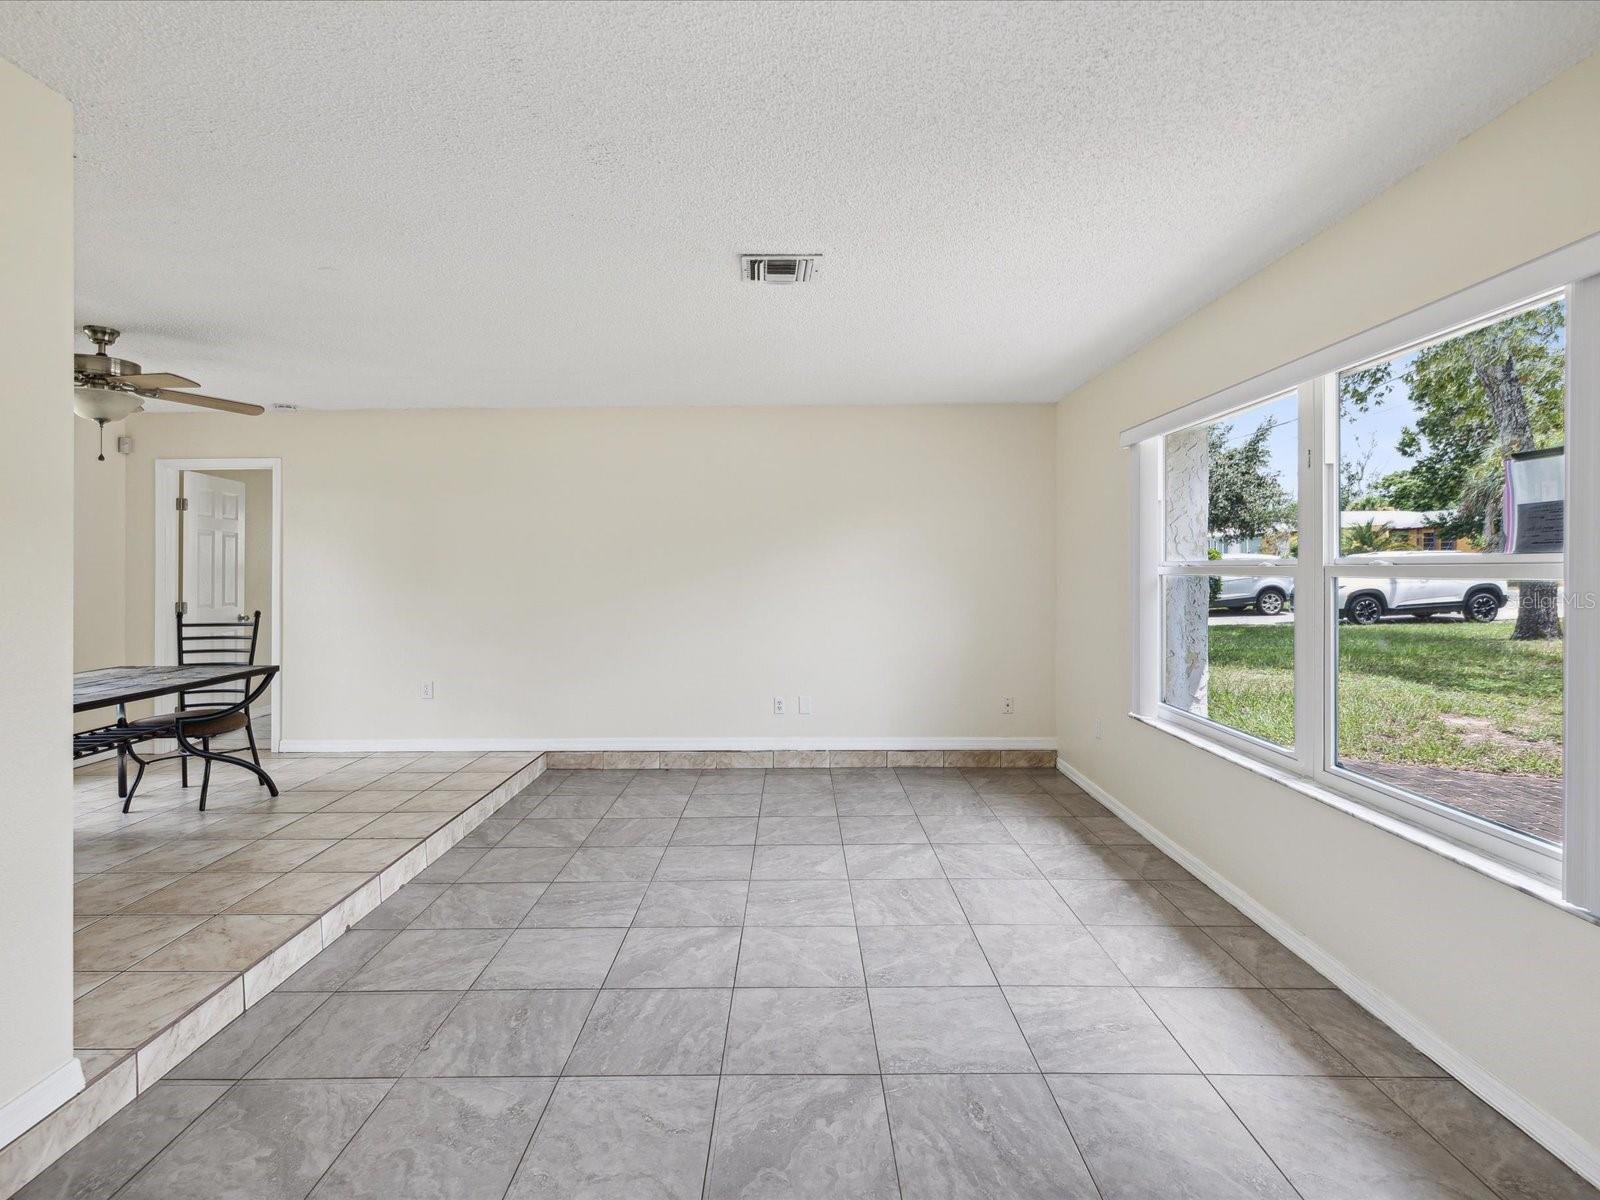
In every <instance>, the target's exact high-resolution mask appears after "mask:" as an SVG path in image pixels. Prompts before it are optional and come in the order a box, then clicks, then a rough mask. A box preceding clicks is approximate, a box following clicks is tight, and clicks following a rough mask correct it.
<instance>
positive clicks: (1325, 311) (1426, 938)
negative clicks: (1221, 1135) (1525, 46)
mask: <svg viewBox="0 0 1600 1200" xmlns="http://www.w3.org/2000/svg"><path fill="white" fill-rule="evenodd" d="M1597 113H1600V60H1597V59H1591V60H1589V61H1588V62H1586V63H1584V64H1581V65H1580V66H1579V67H1577V68H1575V69H1573V70H1572V71H1570V72H1568V73H1567V74H1565V75H1563V76H1561V77H1560V78H1558V79H1557V80H1556V81H1555V82H1554V83H1552V84H1550V85H1549V86H1548V87H1546V88H1545V89H1543V90H1542V91H1540V92H1537V93H1535V94H1534V95H1533V96H1532V97H1530V98H1529V99H1528V100H1526V101H1525V102H1524V103H1522V104H1521V105H1519V106H1517V107H1516V108H1514V109H1512V110H1511V111H1510V112H1509V113H1507V114H1506V115H1505V116H1504V117H1502V118H1500V119H1499V120H1497V121H1495V122H1494V123H1493V124H1491V125H1489V126H1487V127H1485V128H1484V129H1483V130H1482V131H1480V132H1479V133H1477V134H1475V135H1473V136H1472V137H1470V138H1468V139H1466V140H1465V141H1464V142H1462V143H1461V144H1460V145H1458V146H1457V147H1455V148H1454V149H1452V150H1451V151H1450V152H1448V153H1446V154H1445V155H1443V156H1442V157H1441V158H1439V159H1437V160H1436V161H1434V162H1433V163H1431V164H1430V165H1428V166H1427V167H1425V168H1424V169H1422V170H1421V171H1419V172H1417V173H1416V174H1415V175H1413V176H1411V177H1410V178H1408V179H1406V180H1405V181H1403V182H1402V183H1400V184H1399V185H1397V186H1396V187H1395V188H1394V189H1392V190H1391V191H1390V192H1388V193H1386V194H1385V195H1383V196H1381V197H1379V198H1378V199H1377V200H1375V201H1373V202H1372V203H1371V204H1369V205H1368V206H1367V207H1365V208H1363V209H1362V210H1360V211H1359V212H1357V213H1356V214H1355V215H1353V216H1352V217H1350V218H1349V219H1348V220H1346V221H1344V222H1342V223H1340V224H1339V225H1336V226H1335V227H1333V228H1332V229H1330V230H1328V231H1327V232H1326V233H1324V234H1323V235H1321V236H1320V237H1318V238H1316V239H1315V240H1314V241H1312V242H1310V243H1309V244H1307V245H1306V246H1304V247H1302V248H1301V249H1300V250H1298V251H1296V252H1295V253H1293V254H1291V255H1289V256H1288V257H1286V258H1284V259H1282V260H1280V261H1279V262H1278V263H1277V264H1275V265H1274V266H1273V267H1271V268H1269V269H1268V270H1266V271H1264V272H1262V273H1261V274H1260V275H1258V276H1256V277H1255V278H1253V279H1251V280H1249V281H1248V282H1247V283H1245V284H1243V285H1242V286H1240V287H1239V288H1237V289H1235V290H1234V291H1232V292H1230V293H1229V294H1228V295H1226V296H1224V297H1223V298H1222V299H1221V300H1219V301H1217V302H1216V303H1214V304H1212V305H1211V306H1210V307H1208V308H1206V309H1204V310H1202V311H1201V312H1199V313H1198V314H1196V315H1195V316H1193V317H1191V318H1190V319H1189V320H1187V321H1185V322H1184V323H1183V324H1181V325H1179V326H1178V327H1177V328H1175V329H1173V330H1172V331H1171V332H1169V333H1168V334H1166V335H1165V336H1163V337H1162V338H1160V339H1159V340H1157V341H1156V342H1155V343H1153V344H1152V345H1150V346H1149V347H1147V348H1146V349H1144V350H1142V351H1141V352H1139V353H1138V354H1136V355H1134V356H1132V357H1131V358H1129V359H1128V360H1126V361H1125V362H1123V363H1122V364H1120V365H1119V366H1117V367H1116V368H1114V369H1113V370H1111V371H1109V372H1107V373H1106V374H1104V375H1102V376H1101V377H1099V378H1098V379H1096V380H1094V381H1093V382H1091V383H1090V384H1089V385H1087V386H1086V387H1084V388H1082V389H1080V390H1079V391H1077V392H1076V393H1074V394H1073V395H1072V396H1070V397H1069V398H1068V399H1067V400H1066V401H1065V402H1064V403H1063V404H1062V405H1061V414H1060V419H1059V422H1058V447H1059V450H1058V457H1057V468H1056V479H1057V485H1058V493H1059V501H1058V531H1059V543H1058V545H1059V568H1058V569H1059V578H1058V585H1057V591H1058V595H1059V597H1060V604H1059V609H1058V613H1057V639H1058V642H1057V645H1058V653H1059V665H1058V669H1057V684H1058V689H1059V690H1058V694H1057V712H1058V716H1059V724H1058V728H1059V734H1060V744H1061V754H1062V756H1063V758H1065V759H1066V760H1067V761H1068V762H1069V763H1071V764H1072V765H1073V766H1075V767H1076V768H1078V769H1080V770H1081V771H1083V772H1084V773H1085V774H1086V775H1088V776H1089V777H1090V778H1092V779H1093V780H1094V781H1095V782H1097V783H1098V784H1100V785H1101V786H1103V787H1104V788H1105V789H1107V790H1108V791H1109V792H1110V793H1111V794H1112V795H1113V796H1115V797H1116V798H1117V799H1119V800H1121V801H1122V802H1124V803H1125V804H1127V805H1129V806H1130V807H1131V808H1133V809H1134V810H1135V811H1136V812H1137V813H1138V814H1139V815H1141V816H1142V817H1144V818H1145V819H1146V820H1148V821H1149V822H1151V823H1152V824H1154V825H1155V826H1156V827H1157V828H1158V829H1159V830H1161V831H1162V832H1163V833H1165V834H1166V835H1168V836H1169V837H1171V838H1172V839H1174V840H1175V841H1176V842H1177V843H1178V844H1179V845H1180V846H1182V847H1183V848H1185V849H1187V850H1189V851H1190V852H1192V853H1193V854H1195V855H1197V856H1198V857H1199V858H1200V859H1201V860H1202V861H1203V862H1205V863H1206V864H1208V865H1209V866H1210V867H1212V868H1213V869H1215V870H1216V871H1218V872H1219V873H1220V874H1221V875H1222V876H1223V877H1224V878H1226V879H1228V880H1231V881H1232V882H1233V883H1235V884H1236V885H1237V886H1239V887H1240V888H1242V889H1243V890H1244V891H1245V892H1246V893H1247V894H1248V895H1249V896H1251V897H1253V898H1254V899H1255V900H1256V901H1257V902H1259V903H1260V904H1262V905H1264V906H1265V907H1266V909H1267V910H1269V911H1270V912H1272V913H1275V914H1277V916H1279V917H1280V918H1281V919H1282V920H1283V921H1284V922H1286V923H1287V924H1288V925H1289V926H1290V927H1291V928H1292V929H1294V930H1297V931H1299V932H1300V933H1301V934H1303V935H1304V936H1306V937H1307V938H1309V939H1310V940H1311V942H1313V943H1314V944H1315V945H1316V946H1318V947H1320V948H1322V949H1323V950H1324V951H1325V952H1326V953H1328V954H1330V955H1331V956H1332V957H1333V958H1334V959H1336V960H1338V961H1339V962H1341V963H1343V964H1344V965H1345V966H1346V967H1347V968H1348V969H1349V970H1350V971H1352V972H1354V974H1355V975H1356V976H1357V977H1358V978H1360V979H1362V980H1365V981H1367V983H1369V984H1370V985H1371V986H1372V987H1373V988H1375V989H1377V990H1378V991H1379V992H1382V993H1385V994H1387V996H1389V997H1390V998H1392V1000H1393V1001H1394V1002H1396V1003H1397V1004H1398V1005H1399V1006H1400V1007H1401V1008H1403V1009H1404V1010H1406V1011H1408V1012H1409V1013H1410V1014H1412V1015H1413V1016H1414V1017H1415V1018H1416V1019H1417V1020H1419V1021H1420V1022H1421V1023H1422V1024H1423V1025H1424V1026H1425V1027H1427V1028H1429V1029H1431V1030H1432V1031H1433V1032H1434V1033H1436V1034H1437V1036H1438V1037H1440V1038H1442V1039H1443V1041H1444V1042H1445V1043H1446V1044H1447V1045H1448V1046H1450V1047H1453V1048H1454V1049H1455V1050H1456V1051H1457V1052H1459V1053H1460V1054H1461V1055H1463V1056H1465V1058H1466V1059H1467V1060H1469V1061H1471V1062H1472V1063H1475V1064H1477V1066H1478V1067H1479V1068H1481V1070H1482V1071H1483V1072H1484V1073H1486V1075H1487V1077H1490V1078H1492V1079H1495V1080H1498V1081H1500V1082H1501V1083H1503V1084H1505V1085H1508V1086H1509V1087H1510V1088H1511V1089H1513V1090H1514V1091H1515V1092H1517V1093H1519V1094H1520V1095H1521V1096H1522V1097H1524V1098H1525V1099H1526V1100H1528V1101H1529V1102H1531V1103H1532V1104H1533V1105H1534V1106H1535V1107H1536V1108H1537V1109H1539V1110H1541V1111H1542V1112H1543V1113H1544V1114H1546V1115H1548V1116H1549V1117H1551V1118H1554V1119H1555V1120H1556V1121H1558V1122H1560V1123H1563V1124H1565V1125H1566V1126H1567V1127H1569V1128H1570V1129H1571V1130H1572V1131H1574V1132H1575V1134H1576V1135H1577V1138H1578V1139H1580V1140H1581V1141H1582V1142H1586V1143H1587V1151H1588V1153H1589V1154H1591V1155H1592V1156H1593V1157H1591V1159H1590V1163H1591V1166H1592V1165H1593V1164H1596V1163H1600V1072H1597V1071H1596V1070H1595V1063H1596V1062H1600V1025H1597V1023H1596V1020H1595V1013H1596V997H1600V928H1597V927H1595V926H1593V925H1589V924H1587V923H1585V922H1583V921H1581V920H1579V919H1578V918H1576V917H1573V916H1571V915H1567V914H1565V913H1562V912H1560V911H1558V910H1557V909H1555V908H1553V907H1551V906H1548V905H1545V904H1541V903H1539V902H1538V901H1535V900H1532V899H1530V898H1528V897H1526V896H1523V895H1521V894H1519V893H1517V892H1514V891H1512V890H1511V889H1509V888H1507V887H1504V886H1502V885H1498V884H1495V883H1493V882H1490V881H1489V880H1487V879H1486V878H1484V877H1482V876H1480V875H1477V874H1474V873H1472V872H1470V871H1467V870H1465V869H1464V868H1460V867H1455V866H1452V865H1450V864H1449V863H1447V862H1445V861H1444V860H1442V859H1441V858H1439V857H1438V856H1436V855H1434V854H1432V853H1429V852H1427V851H1425V850H1422V849H1419V848H1416V847H1413V846H1411V845H1409V844H1407V843H1405V842H1403V841H1400V840H1399V839H1397V838H1395V837H1393V836H1390V835H1387V834H1384V833H1382V832H1379V831H1377V830H1375V829H1373V828H1371V827H1370V826H1368V825H1366V824H1364V823H1361V822H1359V821H1357V820H1354V819H1352V818H1350V817H1347V816H1343V815H1340V814H1339V813H1337V812H1335V811H1334V810H1332V809H1331V808H1328V807H1325V806H1323V805H1321V804H1319V803H1317V802H1315V801H1313V800H1310V799H1307V798H1304V797H1302V796H1300V795H1298V794H1297V793H1295V792H1292V791H1290V790H1289V789H1287V788H1285V787H1282V786H1279V785H1276V784H1274V783H1272V782H1269V781H1267V780H1265V779H1262V778H1260V777H1259V776H1257V775H1254V774H1252V773H1249V772H1247V771H1245V770H1243V769H1241V768H1237V767H1234V766H1231V765H1229V764H1227V763H1225V762H1224V761H1222V760H1221V759H1219V758H1216V757H1214V756H1212V755H1209V754H1207V753H1205V752H1204V751H1201V750H1197V749H1195V748H1192V747H1190V746H1187V745H1185V744H1183V743H1181V742H1179V741H1177V740H1176V739H1174V738H1172V737H1170V736H1168V735H1166V734H1164V733H1161V732H1158V731H1155V730H1152V729H1150V728H1148V727H1145V726H1142V725H1140V724H1138V723H1136V722H1134V721H1133V720H1131V719H1129V718H1128V717H1127V716H1126V715H1125V714H1126V713H1127V711H1128V709H1129V707H1130V704H1131V700H1130V696H1129V689H1130V673H1131V672H1130V663H1129V649H1130V636H1131V634H1130V629H1129V619H1128V613H1127V612H1126V610H1125V608H1124V606H1121V605H1117V604H1107V603H1106V602H1105V596H1104V595H1103V594H1099V593H1097V591H1096V590H1095V589H1092V588H1086V587H1084V586H1082V585H1081V581H1082V580H1084V579H1090V578H1092V579H1100V580H1107V581H1111V583H1112V586H1113V587H1115V588H1117V589H1123V588H1125V586H1126V585H1125V583H1124V582H1123V581H1125V580H1126V579H1127V578H1128V572H1129V570H1130V561H1129V555H1130V544H1131V541H1130V529H1129V513H1128V507H1129V506H1128V503H1127V500H1126V497H1127V495H1128V467H1129V460H1128V454H1127V452H1125V451H1122V450H1119V449H1118V448H1117V434H1118V432H1119V431H1120V430H1122V429H1124V428H1126V427H1128V426H1130V425H1133V424H1136V423H1138V422H1140V421H1142V420H1146V419H1148V418H1150V417H1153V416H1156V415H1158V414H1160V413H1163V412H1166V411H1169V410H1171V409H1173V408H1176V407H1178V406H1179V405H1181V404H1184V403H1186V402H1188V401H1190V400H1194V399H1197V398H1199V397H1201V396H1204V395H1206V394H1208V393H1210V392H1213V391H1216V390H1218V389H1220V388H1223V387H1225V386H1227V385H1230V384H1233V383H1237V382H1239V381H1241V380H1244V379H1248V378H1250V377H1251V376H1253V375H1255V374H1257V373H1259V372H1261V371H1263V370H1266V369H1269V368H1272V367H1275V366H1278V365H1280V364H1282V363H1285V362H1289V361H1291V360H1293V359H1295V358H1297V357H1299V356H1301V355H1303V354H1306V353H1309V352H1310V351H1312V350H1315V349H1318V348H1320V347H1322V346H1324V345H1327V344H1329V343H1331V342H1335V341H1337V340H1339V339H1341V338H1343V337H1346V336H1348V335H1351V334H1353V333H1357V332H1359V331H1361V330H1363V329H1366V328H1369V327H1371V326H1373V325H1376V324H1378V323H1380V322H1382V321H1385V320H1387V319H1389V318H1392V317H1394V316H1397V315H1399V314H1401V313H1404V312H1406V311H1408V310H1410V309H1413V308H1416V307H1418V306H1419V305H1422V304H1425V303H1427V302H1429V301H1432V300H1435V299H1438V298H1439V297H1441V296H1444V295H1447V294H1449V293H1451V292H1453V291H1456V290H1458V289H1460V288H1462V287H1464V286H1466V285H1468V284H1471V283H1474V282H1476V281H1478V280H1481V279H1484V278H1487V277H1489V276H1491V275H1494V274H1496V273H1498V272H1500V271H1502V270H1505V269H1507V268H1509V267H1512V266H1515V265H1516V264H1518V263H1521V262H1525V261H1527V260H1529V259H1531V258H1534V257H1537V256H1538V255H1540V254H1542V253H1545V252H1547V251H1549V250H1552V249H1555V248H1556V247H1559V246H1562V245H1564V244H1566V243H1569V242H1572V241H1575V240H1577V239H1579V238H1582V237H1585V236H1587V235H1589V234H1592V233H1594V232H1596V231H1597V230H1600V137H1597V136H1596V133H1595V130H1596V125H1595V118H1596V114H1597ZM1573 399H1574V402H1575V403H1593V402H1594V397H1574V398H1573ZM1587 532H1588V533H1589V535H1590V536H1592V533H1593V531H1587ZM1097 719H1099V720H1103V722H1104V729H1105V733H1104V737H1103V739H1101V740H1098V741H1097V740H1096V739H1095V737H1094V734H1093V729H1094V722H1095V721H1096V720H1097Z"/></svg>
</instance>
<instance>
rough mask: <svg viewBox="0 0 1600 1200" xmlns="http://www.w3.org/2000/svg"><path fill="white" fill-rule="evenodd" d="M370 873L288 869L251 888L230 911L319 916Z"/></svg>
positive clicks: (363, 881) (357, 886)
mask: <svg viewBox="0 0 1600 1200" xmlns="http://www.w3.org/2000/svg"><path fill="white" fill-rule="evenodd" d="M371 878H372V875H371V874H370V873H368V872H365V871H306V870H299V871H290V872H289V873H288V874H287V875H281V876H279V877H278V878H277V880H276V881H275V882H273V883H270V884H268V885H267V886H266V887H263V888H261V889H260V890H259V891H256V892H252V893H251V894H250V895H248V896H246V897H245V898H244V899H243V900H240V901H239V902H238V903H237V904H235V905H233V907H231V908H229V909H228V910H227V911H228V912H229V913H241V914H260V915H263V916H274V915H289V916H294V915H301V914H303V915H306V916H314V917H320V916H321V915H322V914H323V913H325V912H327V911H328V910H329V909H331V908H332V907H333V906H334V905H336V904H338V903H339V901H341V900H343V899H344V898H345V897H346V896H348V895H349V894H350V893H351V892H353V891H355V890H356V889H357V888H359V887H360V886H361V885H362V884H364V883H366V882H367V880H369V879H371Z"/></svg>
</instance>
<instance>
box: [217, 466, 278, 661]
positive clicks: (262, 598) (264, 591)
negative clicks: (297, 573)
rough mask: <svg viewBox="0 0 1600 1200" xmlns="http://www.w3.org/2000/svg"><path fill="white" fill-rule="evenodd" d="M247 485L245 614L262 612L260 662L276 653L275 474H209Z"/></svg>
mask: <svg viewBox="0 0 1600 1200" xmlns="http://www.w3.org/2000/svg"><path fill="white" fill-rule="evenodd" d="M206 474H207V475H216V476H217V477H219V478H221V479H232V480H233V481H234V482H236V483H242V484H244V611H245V613H246V615H248V614H249V613H252V612H260V613H261V633H260V641H259V644H258V646H257V649H256V661H257V662H268V661H270V659H271V654H272V472H271V471H207V472H206Z"/></svg>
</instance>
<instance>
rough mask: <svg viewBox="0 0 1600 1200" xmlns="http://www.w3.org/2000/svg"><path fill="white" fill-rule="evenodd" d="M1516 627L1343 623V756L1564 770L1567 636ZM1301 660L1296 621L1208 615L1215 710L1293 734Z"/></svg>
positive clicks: (1284, 737)
mask: <svg viewBox="0 0 1600 1200" xmlns="http://www.w3.org/2000/svg"><path fill="white" fill-rule="evenodd" d="M1511 629H1512V622H1510V621H1496V622H1495V623H1494V624H1492V625H1469V624H1466V623H1464V622H1459V621H1455V622H1445V621H1436V622H1430V621H1386V622H1384V623H1382V624H1379V625H1369V626H1353V625H1342V626H1340V629H1339V676H1340V678H1339V752H1340V754H1341V756H1342V757H1345V758H1356V759H1367V760H1372V761H1377V762H1389V763H1405V764H1410V765H1417V766H1437V767H1454V768H1458V769H1465V770H1471V771H1516V772H1522V773H1527V774H1534V775H1548V776H1559V775H1560V774H1561V699H1562V686H1561V662H1562V656H1561V652H1562V643H1561V642H1559V641H1551V642H1514V641H1512V640H1511ZM1293 670H1294V626H1293V625H1289V624H1282V625H1268V624H1266V623H1262V624H1260V625H1254V624H1239V625H1212V626H1211V676H1210V689H1209V708H1210V716H1211V718H1212V720H1215V721H1220V722H1222V723H1223V724H1225V725H1231V726H1233V727H1234V728H1236V729H1242V730H1244V731H1246V732H1248V733H1253V734H1255V735H1256V736H1257V737H1262V738H1266V739H1268V740H1269V741H1273V742H1277V743H1279V744H1281V745H1288V744H1290V743H1291V742H1292V741H1293V740H1294V677H1293Z"/></svg>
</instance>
